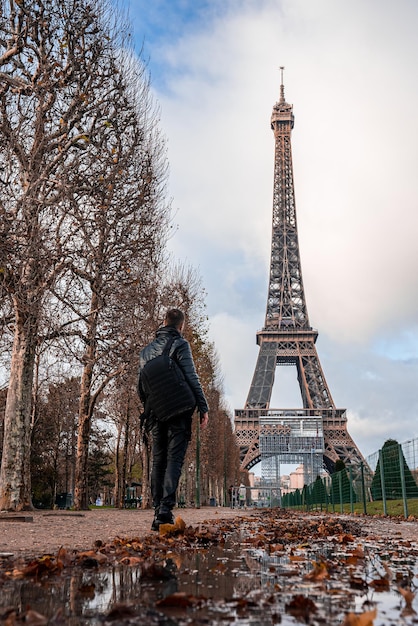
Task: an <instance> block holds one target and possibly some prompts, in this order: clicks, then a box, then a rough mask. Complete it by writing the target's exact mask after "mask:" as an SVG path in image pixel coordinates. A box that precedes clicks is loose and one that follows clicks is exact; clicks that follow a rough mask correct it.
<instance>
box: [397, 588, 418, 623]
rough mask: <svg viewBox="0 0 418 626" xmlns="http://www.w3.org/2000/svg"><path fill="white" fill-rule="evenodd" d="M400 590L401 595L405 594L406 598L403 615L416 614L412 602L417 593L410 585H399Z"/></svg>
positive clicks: (404, 597)
mask: <svg viewBox="0 0 418 626" xmlns="http://www.w3.org/2000/svg"><path fill="white" fill-rule="evenodd" d="M398 591H399V593H400V594H401V596H403V599H404V600H405V607H404V609H403V611H402V613H401V615H402V616H405V615H414V614H415V610H414V609H413V608H412V602H413V600H414V598H415V593H414V592H413V591H411V588H410V587H405V588H403V587H398Z"/></svg>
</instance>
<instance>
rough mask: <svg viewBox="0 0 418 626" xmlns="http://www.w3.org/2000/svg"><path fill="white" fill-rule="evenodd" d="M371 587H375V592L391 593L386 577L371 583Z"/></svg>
mask: <svg viewBox="0 0 418 626" xmlns="http://www.w3.org/2000/svg"><path fill="white" fill-rule="evenodd" d="M370 587H373V589H374V590H375V591H389V581H388V579H387V578H386V577H384V576H383V577H382V578H376V579H375V580H372V581H371V583H370Z"/></svg>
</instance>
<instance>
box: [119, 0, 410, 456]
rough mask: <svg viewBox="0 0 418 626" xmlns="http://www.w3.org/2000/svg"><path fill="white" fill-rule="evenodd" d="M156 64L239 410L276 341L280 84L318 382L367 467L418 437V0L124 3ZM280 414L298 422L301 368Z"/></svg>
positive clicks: (193, 256)
mask: <svg viewBox="0 0 418 626" xmlns="http://www.w3.org/2000/svg"><path fill="white" fill-rule="evenodd" d="M119 4H120V5H122V7H123V8H124V9H126V10H128V11H129V16H130V20H131V23H132V29H133V33H134V41H135V47H136V49H137V50H138V51H139V50H140V49H141V48H143V51H144V53H143V54H144V57H145V58H146V59H147V60H148V67H149V70H150V74H151V81H152V87H153V91H154V93H155V96H156V99H157V100H158V103H159V105H160V108H161V128H162V131H163V132H164V134H165V135H166V137H167V141H168V159H169V162H170V195H171V196H172V198H173V207H174V208H175V210H176V215H175V220H176V223H177V224H178V230H177V233H176V235H175V237H174V238H173V240H172V242H171V244H170V247H171V249H172V250H173V253H174V254H175V255H176V257H177V258H179V259H182V260H184V261H185V262H186V263H188V264H190V265H192V266H193V267H195V268H197V269H198V271H199V272H200V274H201V276H202V282H203V285H204V287H205V288H206V290H207V299H206V302H207V312H208V315H209V319H210V332H211V337H212V339H213V340H214V342H215V345H216V348H217V351H218V353H219V356H220V362H221V367H222V371H223V375H224V387H225V394H226V398H227V401H228V403H229V405H230V407H231V409H232V410H233V409H236V408H243V407H244V403H245V400H246V397H247V393H248V390H249V386H250V382H251V378H252V375H253V371H254V367H255V363H256V358H257V353H258V347H257V345H256V341H255V334H256V331H257V330H258V329H260V328H261V327H262V326H263V325H264V316H265V309H266V298H267V284H268V270H269V262H270V241H271V214H272V175H273V159H274V141H273V133H272V131H271V130H270V115H271V111H272V107H273V104H274V103H275V102H276V101H277V100H278V99H279V85H280V72H279V66H280V65H283V66H285V68H286V69H285V73H284V84H285V96H286V100H287V102H289V103H291V104H293V112H294V115H295V127H294V130H293V135H292V146H293V166H294V177H295V190H296V206H297V216H298V229H299V243H300V253H301V260H302V270H303V279H304V286H305V294H306V299H307V307H308V312H309V317H310V322H311V325H312V326H313V327H315V328H317V329H318V331H319V339H318V341H317V349H318V354H319V358H320V361H321V365H322V367H323V369H324V372H325V376H326V379H327V382H328V385H329V387H330V390H331V393H332V395H333V398H334V401H335V403H336V405H337V407H338V408H346V409H347V411H348V430H349V432H350V434H351V435H352V436H353V438H354V440H355V441H356V443H357V445H358V447H359V448H360V450H361V451H362V452H363V454H364V455H368V454H370V453H372V452H374V451H376V450H378V448H379V447H381V446H382V445H383V443H384V441H385V440H386V439H387V438H389V437H393V438H395V439H398V441H401V442H403V441H406V440H408V439H411V438H413V437H418V394H417V389H418V171H417V170H418V76H417V74H418V69H417V68H418V37H417V34H416V33H417V32H418V3H417V2H416V0H397V1H396V2H393V0H350V1H348V0H153V1H152V2H150V1H149V0H119ZM272 406H273V407H275V408H276V407H277V408H290V407H301V406H302V401H301V397H300V393H299V389H298V387H297V383H296V369H295V368H283V367H282V368H280V367H279V368H277V371H276V382H275V387H274V391H273V398H272Z"/></svg>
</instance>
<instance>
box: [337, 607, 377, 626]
mask: <svg viewBox="0 0 418 626" xmlns="http://www.w3.org/2000/svg"><path fill="white" fill-rule="evenodd" d="M376 616H377V610H376V609H373V611H366V612H365V613H347V615H346V616H345V620H344V622H343V623H342V626H373V622H374V620H375V619H376Z"/></svg>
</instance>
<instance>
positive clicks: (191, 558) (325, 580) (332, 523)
mask: <svg viewBox="0 0 418 626" xmlns="http://www.w3.org/2000/svg"><path fill="white" fill-rule="evenodd" d="M417 576H418V545H417V544H416V543H415V542H414V541H411V540H409V539H402V538H400V537H394V536H392V537H388V536H384V537H382V536H377V535H374V534H373V533H372V534H371V533H370V529H369V528H367V527H366V526H365V525H364V524H362V522H361V520H356V519H350V518H339V517H338V516H327V515H315V516H305V517H302V518H301V517H300V516H296V515H294V514H290V513H287V514H286V513H283V512H282V511H281V512H278V511H263V512H259V513H257V515H254V514H253V515H252V516H251V517H242V518H240V519H235V520H234V519H229V520H222V519H219V520H216V521H213V522H207V523H205V524H200V525H198V526H196V527H191V526H189V527H185V525H184V523H182V522H181V520H178V522H177V525H176V526H175V527H169V526H167V527H163V529H162V534H161V535H156V534H154V535H147V536H146V537H143V538H131V539H116V540H114V541H112V542H109V543H105V544H103V543H101V542H98V544H97V545H96V547H95V549H94V550H91V551H87V552H78V551H74V552H71V551H68V550H61V551H60V552H59V553H58V554H56V555H52V556H51V557H43V558H40V559H34V560H31V561H29V562H26V563H24V564H21V565H19V566H16V563H14V562H13V561H11V562H10V563H8V558H7V557H4V558H3V567H2V572H1V582H0V594H1V599H0V623H2V624H7V625H8V626H13V625H14V624H20V623H25V624H37V625H38V626H39V625H41V624H50V625H52V624H74V625H79V624H80V625H84V624H91V625H93V624H121V625H122V624H123V625H128V624H151V625H152V624H159V625H164V626H183V625H184V626H185V625H200V624H202V625H203V624H210V625H227V624H237V625H240V626H244V625H248V626H256V625H257V626H270V625H273V624H284V625H290V624H293V625H294V624H301V623H302V624H312V625H319V624H326V625H332V624H337V625H340V624H341V625H344V626H369V625H370V626H372V625H374V626H379V625H383V624H385V625H391V624H403V625H406V626H409V625H412V624H418V616H417V613H416V611H418V601H417V599H416V590H417V584H418V578H417Z"/></svg>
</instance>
